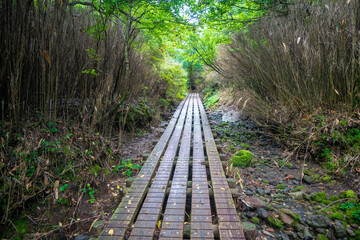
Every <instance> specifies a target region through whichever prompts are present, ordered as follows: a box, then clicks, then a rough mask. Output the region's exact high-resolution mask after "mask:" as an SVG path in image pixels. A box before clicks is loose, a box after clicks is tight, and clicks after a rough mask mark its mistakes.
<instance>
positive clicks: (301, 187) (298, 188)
mask: <svg viewBox="0 0 360 240" xmlns="http://www.w3.org/2000/svg"><path fill="white" fill-rule="evenodd" d="M304 189H305V187H304V186H297V187H296V188H295V189H294V192H299V191H301V190H304Z"/></svg>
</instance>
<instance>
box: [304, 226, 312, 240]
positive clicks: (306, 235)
mask: <svg viewBox="0 0 360 240" xmlns="http://www.w3.org/2000/svg"><path fill="white" fill-rule="evenodd" d="M304 239H306V240H311V239H314V236H313V235H312V234H311V233H310V231H309V228H305V229H304Z"/></svg>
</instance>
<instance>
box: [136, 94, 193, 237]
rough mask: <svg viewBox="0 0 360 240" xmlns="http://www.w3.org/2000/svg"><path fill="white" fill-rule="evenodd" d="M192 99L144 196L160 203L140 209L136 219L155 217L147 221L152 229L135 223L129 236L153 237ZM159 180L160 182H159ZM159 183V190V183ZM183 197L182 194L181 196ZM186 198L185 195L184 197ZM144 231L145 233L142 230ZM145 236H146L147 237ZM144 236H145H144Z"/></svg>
mask: <svg viewBox="0 0 360 240" xmlns="http://www.w3.org/2000/svg"><path fill="white" fill-rule="evenodd" d="M191 103H192V98H191V97H188V98H187V101H186V102H185V104H184V107H183V109H182V111H181V114H180V116H179V120H178V122H177V124H176V127H175V130H174V133H173V135H172V136H171V138H170V140H169V144H168V146H167V148H166V151H165V153H164V156H163V157H162V161H161V163H160V165H159V167H158V170H157V172H156V175H155V181H156V184H155V185H151V187H150V189H149V192H148V193H147V195H146V198H145V201H147V200H148V199H149V201H152V199H162V201H153V202H152V203H153V205H154V208H152V209H151V208H146V209H144V208H143V209H141V210H140V213H139V215H138V219H142V218H146V216H147V215H149V214H151V215H153V216H157V217H156V219H149V220H147V221H152V222H153V226H154V227H153V228H151V229H147V228H143V226H142V224H141V222H138V221H136V222H135V225H134V228H133V229H132V231H131V234H130V236H141V235H140V234H141V233H143V234H148V235H149V234H150V233H149V232H151V233H152V234H151V235H153V234H154V231H155V226H156V224H157V222H158V220H159V217H160V214H161V206H162V204H163V201H164V198H165V192H166V186H167V185H168V182H169V179H170V173H171V170H172V168H173V164H174V160H175V157H176V153H177V149H178V145H179V142H180V137H181V134H182V132H183V127H184V122H185V118H186V116H187V114H188V112H189V111H191V109H192V107H191ZM159 179H161V180H159ZM158 181H160V182H161V184H160V186H162V187H160V188H159V184H158V183H159V182H158ZM182 195H184V194H182ZM185 196H186V195H185ZM144 229H146V231H145V230H144ZM148 235H146V236H148ZM144 236H145V235H144Z"/></svg>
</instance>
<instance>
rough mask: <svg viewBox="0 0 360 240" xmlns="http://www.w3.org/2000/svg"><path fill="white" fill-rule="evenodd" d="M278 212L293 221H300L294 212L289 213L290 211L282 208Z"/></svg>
mask: <svg viewBox="0 0 360 240" xmlns="http://www.w3.org/2000/svg"><path fill="white" fill-rule="evenodd" d="M280 212H282V213H285V214H287V215H289V216H291V217H292V218H293V219H294V220H295V221H300V216H299V214H297V213H296V212H294V211H291V210H290V209H287V208H282V209H280Z"/></svg>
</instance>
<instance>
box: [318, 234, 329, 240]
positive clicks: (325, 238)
mask: <svg viewBox="0 0 360 240" xmlns="http://www.w3.org/2000/svg"><path fill="white" fill-rule="evenodd" d="M316 240H328V238H327V237H326V236H325V235H324V234H320V233H319V234H318V235H317V236H316Z"/></svg>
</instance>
